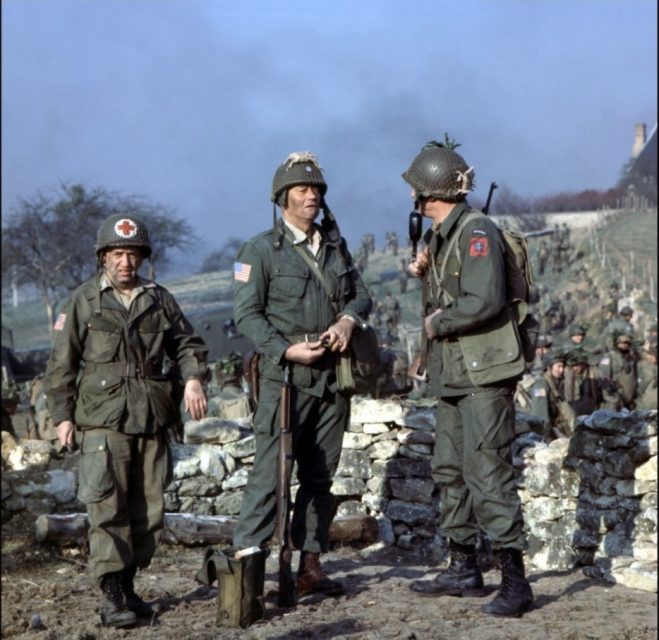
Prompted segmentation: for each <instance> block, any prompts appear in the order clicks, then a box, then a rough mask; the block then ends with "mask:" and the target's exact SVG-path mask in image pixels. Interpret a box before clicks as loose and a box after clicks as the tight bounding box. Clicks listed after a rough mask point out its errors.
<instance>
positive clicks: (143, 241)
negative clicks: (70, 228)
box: [96, 213, 152, 258]
mask: <svg viewBox="0 0 659 640" xmlns="http://www.w3.org/2000/svg"><path fill="white" fill-rule="evenodd" d="M110 247H140V248H141V249H142V252H143V255H144V257H145V258H148V257H149V256H150V255H151V252H152V249H151V241H150V240H149V233H148V231H147V230H146V225H145V224H144V222H142V220H140V219H139V218H137V217H135V216H133V215H130V214H125V213H115V214H113V215H111V216H110V217H109V218H107V219H106V220H105V221H104V222H103V224H101V226H100V227H99V230H98V235H97V236H96V255H97V256H100V254H101V252H102V251H104V250H105V249H108V248H110Z"/></svg>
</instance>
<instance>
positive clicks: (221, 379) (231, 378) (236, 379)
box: [214, 329, 252, 420]
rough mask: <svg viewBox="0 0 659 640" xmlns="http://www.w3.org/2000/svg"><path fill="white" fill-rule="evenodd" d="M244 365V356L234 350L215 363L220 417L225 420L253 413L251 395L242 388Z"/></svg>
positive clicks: (245, 416) (244, 416)
mask: <svg viewBox="0 0 659 640" xmlns="http://www.w3.org/2000/svg"><path fill="white" fill-rule="evenodd" d="M236 331H237V329H236ZM242 365H243V357H242V355H241V354H240V353H238V352H237V351H232V352H231V353H230V354H229V355H227V356H224V357H223V358H221V359H220V360H219V361H218V362H217V363H216V364H215V370H214V374H215V382H216V384H217V387H218V393H217V398H218V417H219V418H223V419H224V420H237V419H240V418H247V417H248V416H249V415H250V414H251V413H252V408H251V406H250V403H249V397H248V395H247V394H246V393H245V392H244V390H243V388H242V383H241V380H242Z"/></svg>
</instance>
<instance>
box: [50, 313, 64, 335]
mask: <svg viewBox="0 0 659 640" xmlns="http://www.w3.org/2000/svg"><path fill="white" fill-rule="evenodd" d="M65 322H66V313H60V314H59V315H58V316H57V320H55V324H54V325H53V331H61V330H62V329H64V323H65Z"/></svg>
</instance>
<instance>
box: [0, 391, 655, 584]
mask: <svg viewBox="0 0 659 640" xmlns="http://www.w3.org/2000/svg"><path fill="white" fill-rule="evenodd" d="M434 425H435V409H434V408H433V407H432V406H430V405H425V406H423V405H419V404H414V403H411V402H408V401H400V400H395V399H386V400H371V399H365V398H356V399H355V400H354V401H353V410H352V416H351V423H350V426H349V429H348V430H347V431H346V433H345V435H344V441H343V452H342V455H341V460H340V463H339V468H338V470H337V473H336V476H335V478H334V484H333V488H332V491H333V493H334V495H335V497H336V499H337V502H338V511H337V513H338V514H340V515H356V514H369V515H373V516H375V517H376V518H377V520H378V524H379V538H380V541H379V542H378V545H397V546H399V547H401V548H404V549H412V548H418V547H420V546H423V545H426V546H427V547H428V549H429V550H430V552H431V553H433V554H434V556H435V557H436V558H437V557H441V553H442V549H445V541H443V540H442V538H441V536H440V535H439V534H438V532H437V530H436V526H435V525H436V522H437V515H438V509H439V504H438V497H437V495H436V491H435V490H434V485H433V482H432V477H431V458H432V450H433V445H434ZM518 431H519V432H520V435H518V436H517V438H516V439H515V442H514V447H513V452H514V460H513V462H514V465H515V467H516V469H517V470H518V473H519V475H518V484H519V493H520V497H521V499H522V504H523V509H524V513H525V518H526V526H527V534H528V541H529V546H528V550H527V554H526V555H527V562H528V564H529V567H530V568H531V569H536V570H558V571H564V570H568V569H570V568H572V567H574V566H583V567H584V573H586V574H587V575H589V576H591V577H597V578H603V579H606V580H609V581H611V582H618V583H622V584H625V585H627V586H629V587H633V588H639V589H644V590H648V591H653V592H656V590H657V412H656V411H635V412H631V413H629V412H626V413H612V412H610V411H604V410H601V411H597V412H595V413H594V414H592V415H591V416H585V417H582V418H580V420H579V424H578V425H577V427H576V431H575V433H574V435H573V436H572V438H571V439H570V440H568V439H565V438H562V439H558V440H554V441H553V442H551V443H549V444H548V443H545V442H544V441H543V440H542V438H541V437H540V436H539V435H538V434H536V433H535V432H534V431H532V429H531V428H530V427H529V425H528V424H527V423H525V422H524V420H523V416H521V415H520V416H519V417H518ZM2 435H3V456H2V457H3V470H4V473H3V475H2V517H3V521H4V520H6V519H8V518H10V517H11V516H12V515H13V514H14V513H16V512H17V511H23V512H25V511H27V512H29V513H31V514H34V517H35V519H36V517H37V516H38V515H40V514H42V513H66V512H74V511H84V505H81V504H80V503H79V502H78V501H77V499H76V495H75V494H76V489H77V486H76V483H77V478H76V475H77V474H76V473H75V471H76V467H77V460H78V454H77V453H76V454H69V455H67V456H64V457H62V456H54V455H53V452H52V450H51V449H50V447H49V446H48V445H47V443H44V442H42V441H34V440H22V441H19V442H16V441H14V440H13V439H12V438H11V436H9V434H7V433H6V432H3V434H2ZM172 454H173V460H172V461H173V480H172V482H171V484H170V485H169V487H168V489H167V492H166V495H165V499H166V510H167V511H169V512H191V513H196V514H202V515H237V514H238V513H239V509H240V501H241V498H242V491H243V488H244V486H245V484H246V482H247V476H248V474H249V470H250V468H251V466H252V464H253V461H254V436H253V434H252V431H251V429H250V427H249V420H248V419H242V420H233V421H230V420H223V419H220V418H217V417H210V418H205V419H204V420H200V421H189V422H188V423H186V425H185V438H184V443H182V444H174V445H173V446H172ZM292 491H293V494H295V491H296V484H295V470H294V472H293V487H292Z"/></svg>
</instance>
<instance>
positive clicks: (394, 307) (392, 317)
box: [383, 291, 400, 333]
mask: <svg viewBox="0 0 659 640" xmlns="http://www.w3.org/2000/svg"><path fill="white" fill-rule="evenodd" d="M383 309H384V313H385V316H388V322H389V323H390V325H391V326H389V327H388V328H389V329H390V331H392V333H393V332H395V331H396V329H397V328H398V324H399V322H400V304H399V302H398V300H397V299H396V298H394V297H393V296H392V295H391V291H387V293H386V295H385V297H384V302H383Z"/></svg>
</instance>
